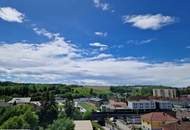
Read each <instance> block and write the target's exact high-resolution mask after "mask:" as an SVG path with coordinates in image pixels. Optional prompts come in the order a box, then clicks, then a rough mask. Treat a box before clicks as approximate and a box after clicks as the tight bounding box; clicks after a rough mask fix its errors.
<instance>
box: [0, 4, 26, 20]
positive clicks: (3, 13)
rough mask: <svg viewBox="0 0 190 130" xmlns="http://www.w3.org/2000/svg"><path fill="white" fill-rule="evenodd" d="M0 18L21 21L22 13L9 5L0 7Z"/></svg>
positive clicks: (22, 18)
mask: <svg viewBox="0 0 190 130" xmlns="http://www.w3.org/2000/svg"><path fill="white" fill-rule="evenodd" d="M0 18H1V19H3V20H5V21H8V22H18V23H22V22H23V21H24V14H22V13H21V12H19V11H17V10H16V9H14V8H11V7H1V8H0Z"/></svg>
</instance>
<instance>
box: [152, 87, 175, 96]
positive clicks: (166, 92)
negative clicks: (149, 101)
mask: <svg viewBox="0 0 190 130" xmlns="http://www.w3.org/2000/svg"><path fill="white" fill-rule="evenodd" d="M153 96H155V97H162V98H176V97H177V96H176V89H153Z"/></svg>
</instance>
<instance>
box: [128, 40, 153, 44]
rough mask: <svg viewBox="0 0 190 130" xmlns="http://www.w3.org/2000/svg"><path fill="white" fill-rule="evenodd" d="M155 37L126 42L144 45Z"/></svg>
mask: <svg viewBox="0 0 190 130" xmlns="http://www.w3.org/2000/svg"><path fill="white" fill-rule="evenodd" d="M154 40H155V39H146V40H141V41H140V40H129V41H127V44H131V45H144V44H147V43H151V42H153V41H154Z"/></svg>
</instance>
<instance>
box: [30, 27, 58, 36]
mask: <svg viewBox="0 0 190 130" xmlns="http://www.w3.org/2000/svg"><path fill="white" fill-rule="evenodd" d="M33 31H34V32H35V33H36V34H38V35H42V36H45V37H47V38H49V39H53V38H56V37H59V35H60V34H58V33H51V32H49V31H47V30H46V29H44V28H37V27H34V28H33Z"/></svg>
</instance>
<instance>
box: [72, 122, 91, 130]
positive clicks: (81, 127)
mask: <svg viewBox="0 0 190 130" xmlns="http://www.w3.org/2000/svg"><path fill="white" fill-rule="evenodd" d="M74 124H75V129H74V130H93V128H92V124H91V121H90V120H81V121H74Z"/></svg>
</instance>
